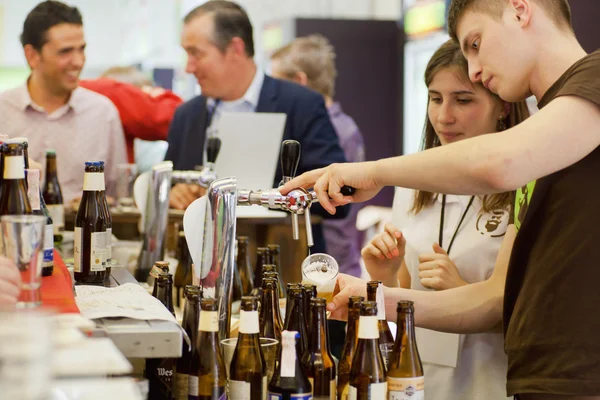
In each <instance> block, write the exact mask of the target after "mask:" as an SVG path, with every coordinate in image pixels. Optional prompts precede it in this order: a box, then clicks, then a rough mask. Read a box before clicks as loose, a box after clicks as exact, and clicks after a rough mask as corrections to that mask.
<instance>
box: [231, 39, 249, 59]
mask: <svg viewBox="0 0 600 400" xmlns="http://www.w3.org/2000/svg"><path fill="white" fill-rule="evenodd" d="M228 48H229V49H231V50H232V51H233V52H234V53H235V55H237V56H242V57H247V55H246V44H245V43H244V41H243V40H242V38H239V37H237V36H236V37H234V38H233V39H231V42H229V46H228Z"/></svg>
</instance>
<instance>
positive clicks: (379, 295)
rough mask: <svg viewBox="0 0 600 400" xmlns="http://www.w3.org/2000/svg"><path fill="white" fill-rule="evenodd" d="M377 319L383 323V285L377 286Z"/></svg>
mask: <svg viewBox="0 0 600 400" xmlns="http://www.w3.org/2000/svg"><path fill="white" fill-rule="evenodd" d="M375 300H376V301H377V319H379V320H384V321H385V297H384V295H383V284H382V283H380V284H379V286H377V297H376V298H375Z"/></svg>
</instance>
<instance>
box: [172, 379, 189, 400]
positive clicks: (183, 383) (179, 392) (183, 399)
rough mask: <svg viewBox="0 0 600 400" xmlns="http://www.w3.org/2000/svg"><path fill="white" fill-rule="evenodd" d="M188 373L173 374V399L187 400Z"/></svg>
mask: <svg viewBox="0 0 600 400" xmlns="http://www.w3.org/2000/svg"><path fill="white" fill-rule="evenodd" d="M188 377H189V375H188V374H180V373H176V374H175V385H174V387H173V394H174V396H173V399H174V400H187V398H188V389H189V388H188V386H189V382H188Z"/></svg>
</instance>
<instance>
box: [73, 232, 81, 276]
mask: <svg viewBox="0 0 600 400" xmlns="http://www.w3.org/2000/svg"><path fill="white" fill-rule="evenodd" d="M82 242H83V230H82V229H81V228H79V227H75V229H74V232H73V271H74V272H83V269H82V267H81V266H82V264H83V252H82V251H81V250H82V248H81V245H82V244H83V243H82Z"/></svg>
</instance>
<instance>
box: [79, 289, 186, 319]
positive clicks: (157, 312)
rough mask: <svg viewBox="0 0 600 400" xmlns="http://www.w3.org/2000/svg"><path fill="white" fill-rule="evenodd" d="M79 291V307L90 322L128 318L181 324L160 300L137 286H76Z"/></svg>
mask: <svg viewBox="0 0 600 400" xmlns="http://www.w3.org/2000/svg"><path fill="white" fill-rule="evenodd" d="M75 292H76V294H77V296H76V297H75V302H76V303H77V307H78V308H79V310H80V311H81V315H82V316H83V317H85V318H88V319H98V318H107V317H126V318H133V319H142V320H162V321H171V322H175V323H176V322H177V321H176V320H175V317H174V316H173V315H172V314H171V313H170V312H169V310H167V309H166V308H165V306H164V305H163V304H162V303H161V302H160V301H159V300H158V299H156V298H154V297H152V296H151V295H150V294H148V292H147V291H146V289H144V288H143V287H141V286H140V285H138V284H136V283H126V284H124V285H121V286H118V287H115V288H105V287H101V286H75Z"/></svg>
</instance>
